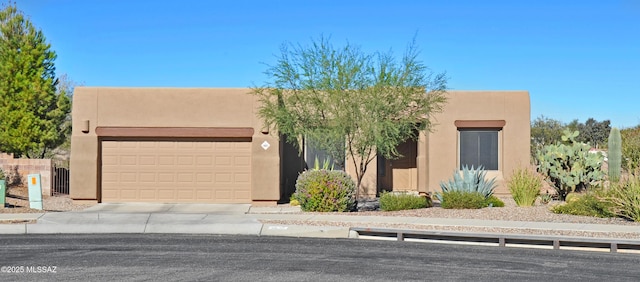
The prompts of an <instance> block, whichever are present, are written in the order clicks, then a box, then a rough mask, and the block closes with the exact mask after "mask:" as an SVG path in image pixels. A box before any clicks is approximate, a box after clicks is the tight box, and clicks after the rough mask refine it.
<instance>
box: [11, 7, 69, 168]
mask: <svg viewBox="0 0 640 282" xmlns="http://www.w3.org/2000/svg"><path fill="white" fill-rule="evenodd" d="M55 59H56V53H55V52H54V51H53V50H51V44H49V43H47V41H46V39H45V36H44V35H43V33H42V31H41V30H39V29H37V28H36V27H34V25H33V24H32V23H31V22H30V21H29V20H28V19H27V18H26V17H25V15H24V14H23V13H22V12H21V11H19V10H18V8H17V7H16V6H15V5H7V6H6V7H5V8H4V9H2V10H0V151H4V152H8V153H14V154H15V155H16V156H18V157H19V156H27V157H31V158H34V157H35V158H41V157H44V155H45V154H46V153H47V152H48V151H51V150H53V149H55V148H56V147H57V146H59V145H60V144H62V143H63V142H64V141H65V137H66V136H67V134H68V132H69V131H70V129H71V128H70V127H69V124H68V120H67V116H68V114H69V111H70V108H71V107H70V105H71V103H70V99H69V97H68V96H67V95H66V94H63V92H64V91H56V90H57V89H56V87H57V84H58V80H57V79H56V77H55V66H54V61H55Z"/></svg>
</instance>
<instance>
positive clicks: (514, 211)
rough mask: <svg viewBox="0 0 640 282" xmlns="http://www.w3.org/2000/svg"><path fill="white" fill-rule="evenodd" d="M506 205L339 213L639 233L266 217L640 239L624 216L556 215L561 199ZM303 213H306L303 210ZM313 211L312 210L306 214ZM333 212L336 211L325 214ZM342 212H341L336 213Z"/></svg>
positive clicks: (492, 231) (639, 229)
mask: <svg viewBox="0 0 640 282" xmlns="http://www.w3.org/2000/svg"><path fill="white" fill-rule="evenodd" d="M501 199H502V200H503V201H504V202H505V206H504V207H501V208H484V209H478V210H474V209H467V210H451V209H443V208H440V207H439V206H438V205H437V203H436V206H434V207H431V208H425V209H416V210H404V211H394V212H384V211H365V212H351V213H339V214H340V215H348V216H354V217H357V216H370V215H374V216H404V217H433V218H468V219H482V220H508V221H535V222H558V223H583V224H615V225H629V226H638V232H633V233H624V232H586V231H572V230H544V229H531V228H497V227H492V228H485V227H469V226H440V225H412V224H376V223H370V222H364V221H363V222H353V223H345V222H329V221H327V222H319V221H283V220H262V222H263V223H272V224H283V225H289V224H291V225H316V226H341V227H377V228H398V229H420V230H438V231H454V232H479V233H509V234H529V235H545V236H573V237H597V238H618V239H640V223H639V222H632V221H628V220H624V219H621V218H597V217H589V216H575V215H566V214H555V213H553V212H551V211H550V208H551V207H552V206H553V205H557V204H560V203H559V202H551V203H549V204H547V205H543V204H539V203H536V205H535V206H533V207H518V206H517V205H516V204H515V202H514V201H513V199H512V198H510V197H501ZM300 213H301V214H302V212H300ZM305 214H309V213H305ZM322 214H332V213H322ZM336 214H338V213H336Z"/></svg>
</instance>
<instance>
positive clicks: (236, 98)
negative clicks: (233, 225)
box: [70, 87, 280, 201]
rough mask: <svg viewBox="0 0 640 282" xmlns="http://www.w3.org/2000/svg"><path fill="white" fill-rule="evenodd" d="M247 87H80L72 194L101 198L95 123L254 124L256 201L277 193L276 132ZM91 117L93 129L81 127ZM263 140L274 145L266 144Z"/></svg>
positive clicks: (75, 117)
mask: <svg viewBox="0 0 640 282" xmlns="http://www.w3.org/2000/svg"><path fill="white" fill-rule="evenodd" d="M249 91H250V90H249V89H225V88H217V89H211V88H115V87H76V89H75V91H74V102H73V109H72V116H73V132H72V137H71V164H70V165H71V169H70V174H71V175H70V178H71V179H70V185H71V186H70V194H71V198H73V199H75V200H99V185H100V179H99V156H100V152H99V141H98V136H97V135H96V132H95V129H96V127H251V128H253V129H254V134H253V137H252V179H251V183H252V184H251V185H252V189H251V198H252V199H253V200H254V201H276V200H278V199H279V196H280V195H279V174H280V172H279V150H278V147H279V146H278V140H277V138H276V137H274V136H275V135H274V134H264V133H262V132H261V128H262V125H263V123H262V121H261V120H260V119H259V118H258V117H257V116H256V109H257V105H256V98H255V97H254V96H253V95H250V94H249ZM86 121H88V122H89V132H88V133H84V132H82V129H83V127H84V125H85V123H86ZM264 141H267V142H269V143H270V144H271V145H272V146H271V147H269V149H267V150H264V149H263V148H262V147H261V146H260V144H262V143H263V142H264Z"/></svg>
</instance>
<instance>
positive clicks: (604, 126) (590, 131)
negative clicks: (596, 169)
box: [580, 118, 611, 148]
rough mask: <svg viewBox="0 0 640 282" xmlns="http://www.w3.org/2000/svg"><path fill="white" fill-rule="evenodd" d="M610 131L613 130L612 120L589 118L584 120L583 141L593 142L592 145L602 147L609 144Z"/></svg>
mask: <svg viewBox="0 0 640 282" xmlns="http://www.w3.org/2000/svg"><path fill="white" fill-rule="evenodd" d="M609 132H611V121H610V120H608V119H607V120H603V121H597V120H595V119H593V118H589V119H587V120H586V121H585V122H584V125H583V128H582V131H580V135H581V136H583V138H584V139H583V140H581V141H582V142H585V143H589V144H591V146H592V147H595V148H601V147H604V146H605V145H606V144H607V138H609Z"/></svg>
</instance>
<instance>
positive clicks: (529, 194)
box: [507, 168, 542, 207]
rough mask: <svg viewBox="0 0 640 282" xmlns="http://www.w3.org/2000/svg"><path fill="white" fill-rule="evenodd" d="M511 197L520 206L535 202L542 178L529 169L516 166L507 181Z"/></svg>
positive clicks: (527, 205) (531, 204)
mask: <svg viewBox="0 0 640 282" xmlns="http://www.w3.org/2000/svg"><path fill="white" fill-rule="evenodd" d="M507 186H508V187H509V191H511V197H513V200H514V201H516V204H517V205H518V206H520V207H530V206H533V204H534V203H535V202H536V198H537V197H538V195H540V188H542V179H540V177H539V176H538V174H537V173H536V172H534V171H531V170H530V169H526V168H518V169H516V171H515V172H514V173H513V175H512V176H511V179H509V181H508V182H507Z"/></svg>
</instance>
